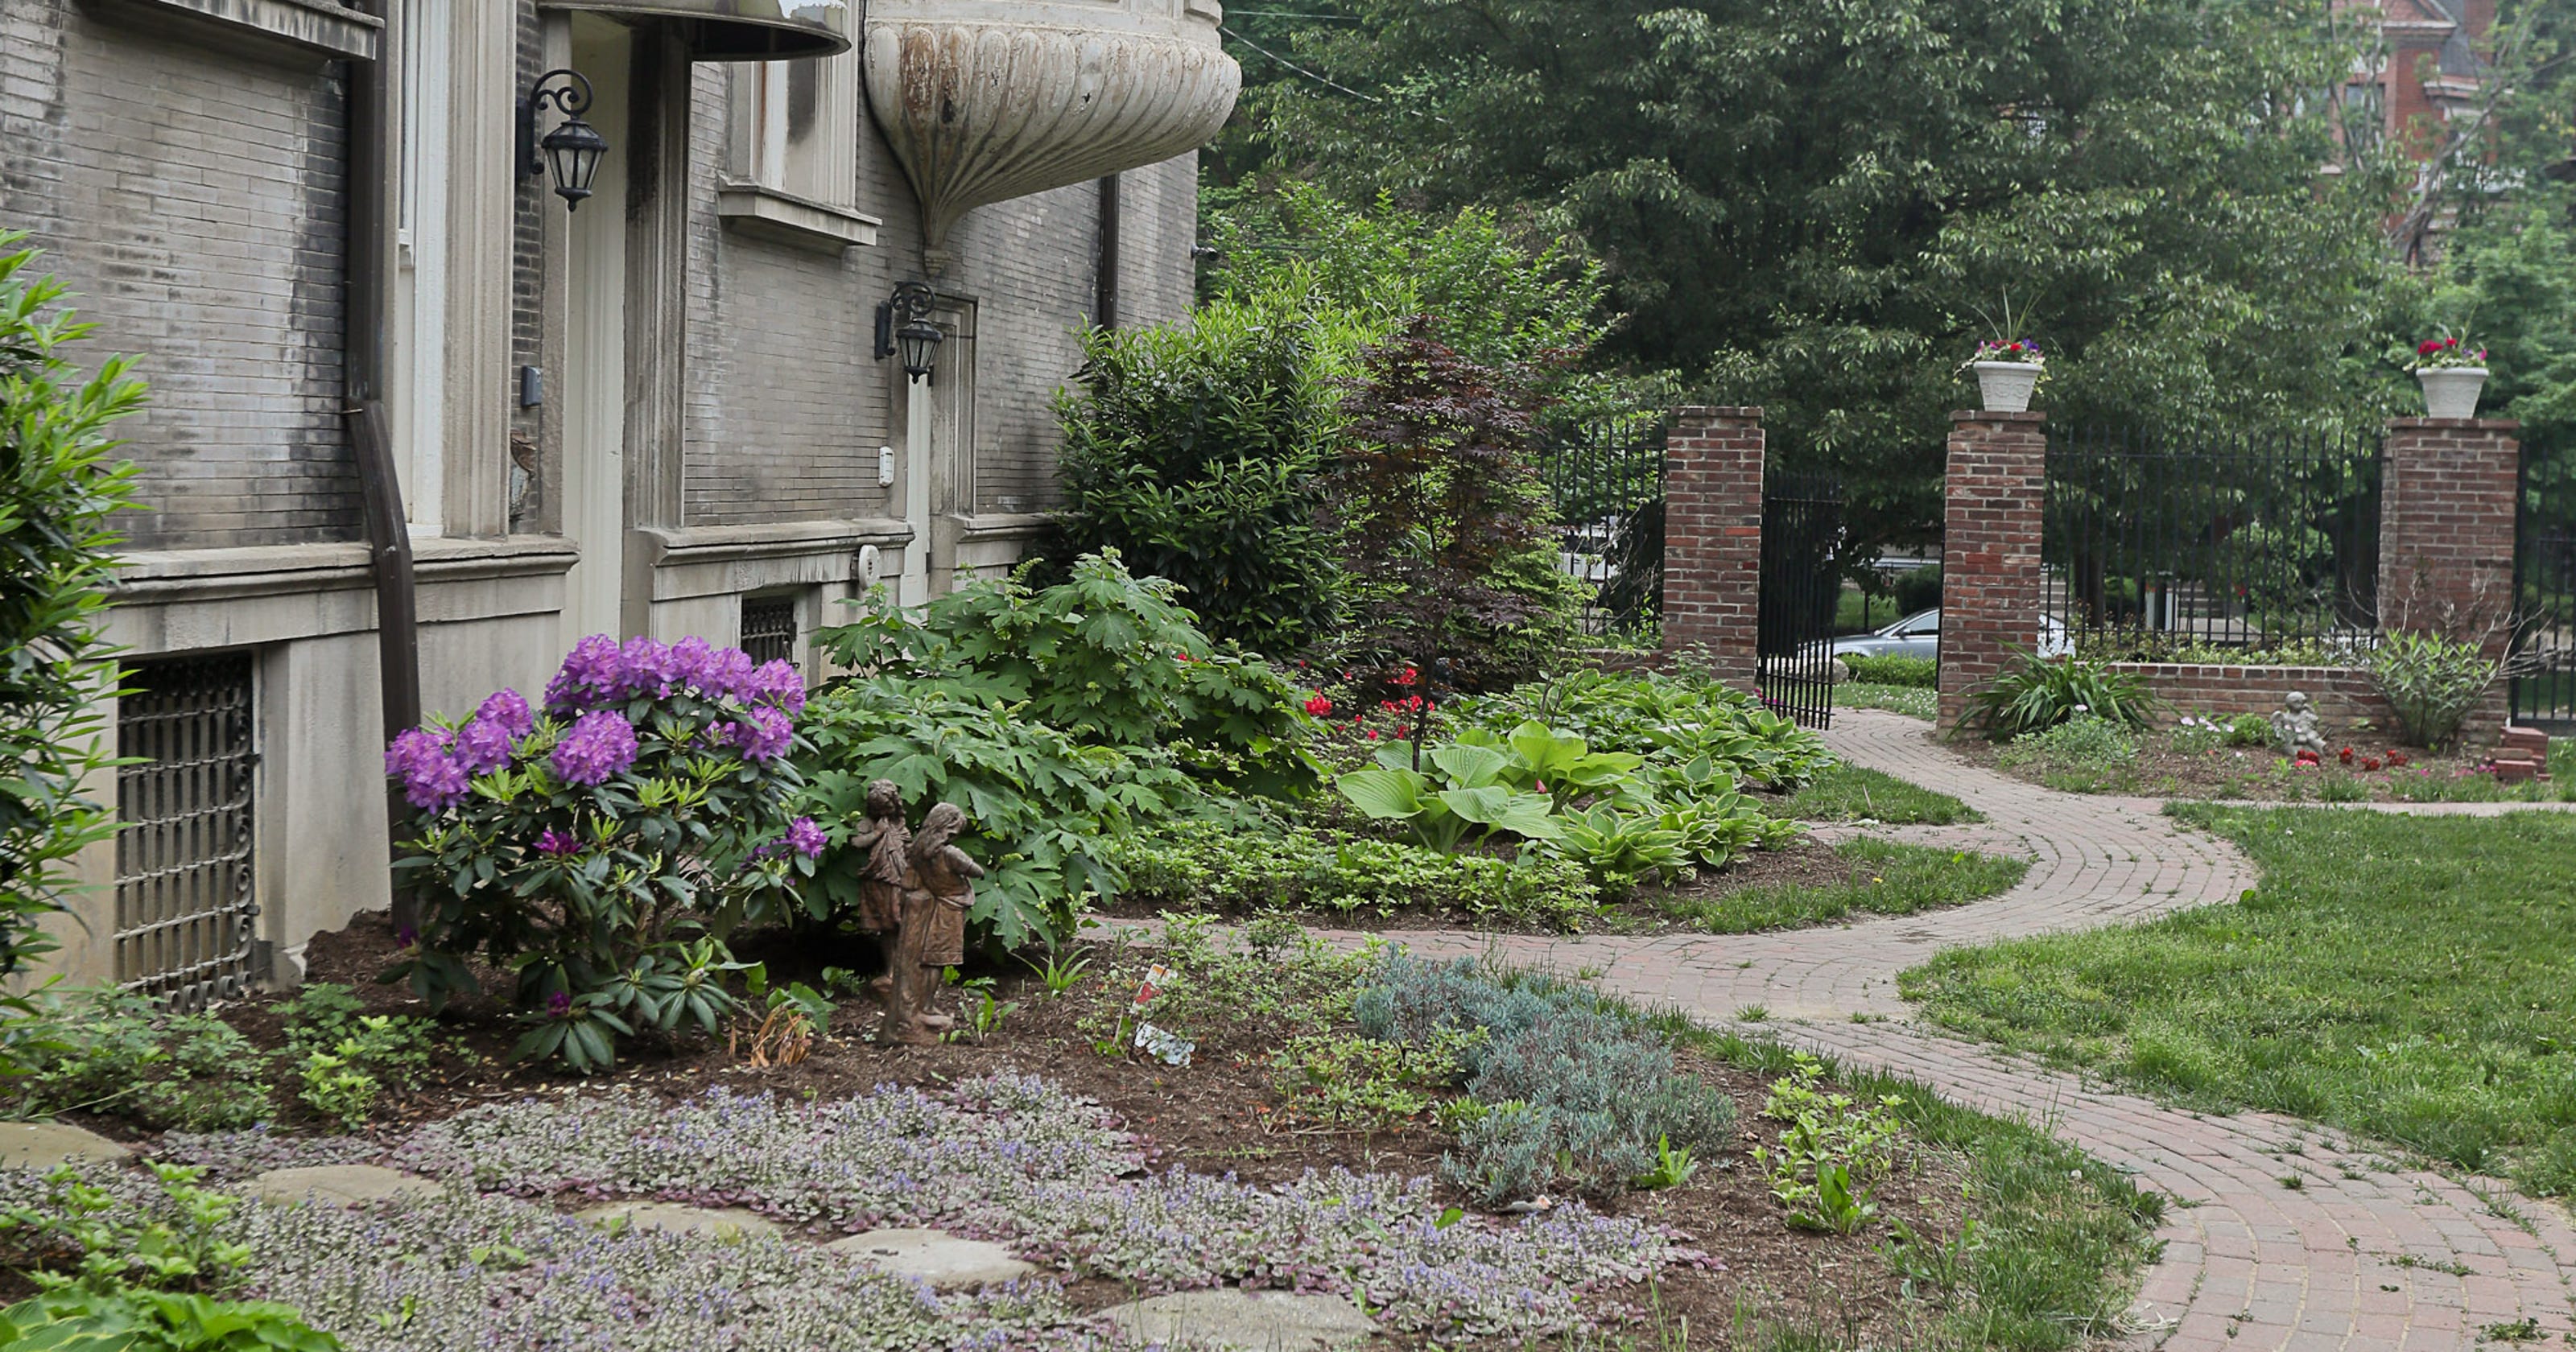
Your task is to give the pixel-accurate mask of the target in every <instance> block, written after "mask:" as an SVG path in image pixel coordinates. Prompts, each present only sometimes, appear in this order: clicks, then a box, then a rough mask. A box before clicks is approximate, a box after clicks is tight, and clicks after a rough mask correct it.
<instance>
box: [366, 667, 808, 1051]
mask: <svg viewBox="0 0 2576 1352" xmlns="http://www.w3.org/2000/svg"><path fill="white" fill-rule="evenodd" d="M804 706H805V685H804V681H803V679H802V678H801V677H799V676H798V675H797V674H796V671H795V669H794V668H793V667H790V666H789V665H787V664H786V663H785V662H770V663H766V664H762V665H759V666H755V665H754V664H753V663H752V660H751V659H750V658H749V657H748V656H745V655H744V654H743V653H742V652H741V651H740V650H738V649H733V648H715V647H711V646H710V645H708V644H707V643H706V642H705V640H703V639H694V638H690V639H682V640H680V641H679V642H678V643H676V644H669V645H665V644H662V643H659V642H656V641H654V640H652V639H649V638H636V639H630V640H628V641H627V642H626V644H625V645H624V646H623V647H620V646H619V645H618V644H617V643H616V642H615V641H614V640H612V639H609V638H607V637H605V636H593V637H591V638H586V639H584V640H582V641H581V643H580V644H579V645H577V646H575V647H574V649H573V651H572V654H571V655H570V656H569V657H567V658H565V659H564V664H563V669H562V671H561V672H559V673H558V674H557V675H556V676H555V678H554V680H553V681H552V682H551V683H550V684H549V685H548V686H547V687H546V692H545V711H544V713H543V715H542V716H540V715H539V714H538V713H537V712H536V711H534V710H531V709H530V708H529V707H528V703H527V701H526V700H525V699H523V698H521V697H520V696H519V695H518V694H517V692H515V691H509V690H504V691H501V692H499V693H497V694H495V695H493V696H492V697H491V698H489V699H487V700H485V701H484V702H483V704H482V705H481V707H479V708H478V709H476V710H475V712H474V714H473V716H472V717H470V718H467V719H464V720H462V721H460V722H457V723H454V724H452V725H450V724H432V725H430V726H428V727H423V728H419V729H415V730H413V731H410V732H406V733H404V734H403V735H402V736H401V737H399V738H397V739H395V742H394V745H393V747H392V748H391V749H390V750H389V751H387V752H386V755H385V768H386V772H387V773H388V774H390V775H392V776H394V777H395V778H397V779H399V780H401V781H402V783H403V786H404V792H405V795H406V797H408V799H409V800H410V802H411V804H412V806H413V807H414V808H415V809H417V815H416V816H415V817H414V819H413V829H414V830H415V831H416V832H417V833H418V834H417V835H416V836H415V838H414V839H413V840H411V841H410V842H408V848H409V849H410V850H411V853H410V854H409V855H408V856H407V857H405V858H404V859H402V860H400V861H399V862H398V863H397V865H396V866H397V867H399V868H405V869H409V870H412V871H414V873H415V875H416V878H417V881H416V882H415V884H414V885H415V887H416V888H417V889H418V892H419V894H420V897H421V908H420V932H419V933H418V934H417V935H415V936H410V939H411V940H412V943H413V947H412V950H411V954H410V956H409V957H407V958H406V959H405V960H404V961H403V962H401V963H400V964H398V965H397V966H396V968H395V973H396V974H397V975H400V976H408V977H409V978H410V980H411V986H412V990H413V991H414V993H416V994H418V995H419V996H420V997H421V998H422V999H423V1000H426V1001H427V1002H429V1005H430V1007H431V1009H432V1010H433V1011H435V1010H437V1009H438V1008H440V1007H442V1006H444V1005H445V1004H446V1002H447V1000H448V999H449V998H450V997H451V996H453V995H454V994H455V993H456V992H458V991H470V990H474V989H476V988H477V987H476V982H475V979H474V975H473V973H472V971H471V970H470V969H468V967H467V966H466V962H465V959H466V958H467V957H468V956H469V955H472V954H476V953H480V954H482V955H483V956H484V958H485V959H487V960H488V961H490V962H491V963H492V964H493V965H494V966H496V967H500V968H503V969H505V970H508V971H512V972H514V973H515V974H516V976H515V981H514V990H513V991H512V994H511V1001H512V1003H513V1004H514V1005H515V1007H516V1009H517V1017H518V1018H519V1019H520V1020H521V1021H522V1022H523V1023H525V1024H526V1025H527V1032H526V1034H525V1035H524V1036H523V1037H521V1039H520V1041H519V1044H518V1047H517V1048H516V1054H517V1055H520V1056H556V1055H560V1056H562V1057H563V1058H564V1059H565V1060H566V1061H568V1062H569V1063H571V1064H572V1066H573V1067H574V1068H575V1069H577V1070H581V1071H584V1072H589V1071H595V1070H600V1069H604V1068H606V1067H607V1066H608V1065H609V1064H610V1063H611V1062H613V1061H614V1059H615V1045H616V1040H617V1039H618V1038H621V1037H627V1036H632V1035H633V1034H635V1033H637V1032H639V1031H641V1030H644V1029H648V1028H649V1029H656V1030H660V1031H663V1032H672V1031H676V1030H678V1029H679V1028H680V1027H681V1026H682V1025H683V1024H684V1023H695V1024H696V1025H698V1027H699V1028H700V1029H702V1030H703V1031H706V1032H709V1033H712V1032H714V1031H715V1029H716V1028H717V1026H718V1024H719V1023H720V1022H721V1020H722V1019H723V1017H724V1016H725V1015H726V1014H728V1013H730V1012H731V1011H732V1009H733V1008H734V1001H733V997H732V996H731V995H730V994H729V993H727V992H726V990H725V989H724V987H723V985H722V979H723V976H724V974H725V973H726V972H728V971H731V970H733V964H732V961H731V957H730V955H729V954H728V953H727V952H726V951H725V948H724V944H723V937H724V935H725V934H726V933H727V932H729V931H730V930H731V929H732V928H733V927H734V926H735V925H737V924H739V923H741V922H742V921H744V920H747V919H767V918H774V917H777V916H780V915H783V914H785V913H786V911H787V908H788V906H789V904H790V903H791V902H792V900H793V898H794V895H795V894H794V890H793V889H794V883H795V880H796V879H797V878H799V877H810V876H812V874H813V869H814V856H815V855H817V854H819V853H821V851H822V849H823V835H822V832H821V831H820V830H819V829H818V828H817V827H816V826H815V825H814V823H813V822H811V821H808V820H805V819H802V818H796V819H793V820H791V817H790V805H791V803H792V802H793V801H794V795H795V793H796V791H797V789H798V787H799V779H798V776H797V772H796V768H795V766H794V764H793V762H792V760H791V758H790V756H791V753H792V752H793V751H794V750H796V748H797V746H798V738H797V736H796V730H795V725H794V721H793V720H794V716H795V715H796V714H797V713H798V712H799V711H801V710H802V709H803V708H804Z"/></svg>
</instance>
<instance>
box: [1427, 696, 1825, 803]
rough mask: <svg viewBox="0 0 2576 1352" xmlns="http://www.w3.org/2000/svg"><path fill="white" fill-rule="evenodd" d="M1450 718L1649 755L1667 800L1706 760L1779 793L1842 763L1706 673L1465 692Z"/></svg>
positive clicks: (1649, 769)
mask: <svg viewBox="0 0 2576 1352" xmlns="http://www.w3.org/2000/svg"><path fill="white" fill-rule="evenodd" d="M1444 712H1446V713H1447V715H1448V717H1449V719H1450V721H1451V722H1452V723H1453V724H1454V725H1455V726H1457V727H1460V728H1462V729H1463V728H1481V729H1483V730H1484V731H1486V732H1489V733H1493V734H1496V735H1498V736H1499V735H1507V734H1509V733H1510V732H1511V731H1512V729H1514V728H1516V727H1518V726H1519V725H1520V724H1522V723H1523V722H1525V721H1528V720H1531V719H1536V720H1538V721H1539V722H1540V723H1543V724H1545V725H1546V726H1547V727H1548V728H1550V729H1551V730H1553V731H1554V732H1556V733H1558V734H1560V735H1566V736H1573V737H1579V738H1581V739H1582V740H1583V741H1584V743H1585V744H1586V745H1587V746H1589V747H1593V748H1597V749H1599V750H1603V751H1611V752H1632V753H1635V754H1637V755H1641V756H1643V757H1645V758H1646V770H1645V773H1647V774H1649V775H1652V776H1654V777H1655V780H1656V783H1657V784H1658V786H1659V787H1658V792H1659V794H1662V795H1663V796H1671V795H1672V792H1673V790H1674V788H1675V785H1676V780H1675V778H1674V777H1675V776H1676V775H1677V774H1679V773H1680V772H1682V771H1684V770H1685V769H1688V768H1689V767H1692V766H1694V765H1695V764H1698V763H1701V762H1705V765H1704V766H1702V770H1703V771H1704V773H1705V774H1706V775H1707V776H1711V777H1722V778H1725V779H1727V780H1729V781H1733V782H1745V783H1752V784H1757V785H1760V786H1762V787H1763V788H1767V789H1772V790H1777V791H1785V790H1788V789H1794V788H1796V787H1797V786H1798V785H1800V784H1802V783H1804V782H1805V781H1806V780H1807V779H1808V777H1810V776H1812V775H1814V774H1815V773H1816V772H1817V771H1818V770H1821V769H1823V768H1824V767H1825V766H1827V765H1830V764H1832V763H1833V754H1832V753H1831V752H1828V751H1826V750H1825V745H1824V742H1823V741H1822V740H1820V739H1819V738H1817V736H1816V735H1815V734H1814V733H1812V732H1809V731H1807V730H1806V729H1804V728H1801V727H1799V726H1798V725H1797V724H1796V723H1794V722H1792V721H1790V720H1789V719H1786V718H1783V717H1781V716H1779V715H1778V714H1775V713H1773V712H1771V711H1770V710H1768V709H1765V708H1763V707H1762V703H1761V701H1759V700H1757V699H1755V698H1754V697H1753V696H1751V695H1748V694H1745V693H1743V692H1742V691H1738V690H1732V689H1729V688H1728V687H1726V686H1724V685H1722V684H1719V683H1718V682H1717V681H1715V680H1712V679H1709V678H1708V677H1707V676H1706V675H1705V674H1704V673H1691V672H1682V673H1677V674H1673V675H1665V674H1662V673H1655V672H1640V673H1626V672H1604V671H1580V670H1579V671H1573V672H1568V673H1566V674H1564V675H1561V676H1557V677H1554V678H1552V679H1550V680H1547V681H1542V682H1532V683H1530V684H1527V685H1523V686H1521V687H1519V688H1517V689H1515V690H1512V691H1510V692H1508V693H1505V694H1499V695H1470V696H1462V697H1460V698H1457V699H1454V700H1452V701H1450V702H1449V703H1448V704H1447V705H1446V706H1445V708H1444Z"/></svg>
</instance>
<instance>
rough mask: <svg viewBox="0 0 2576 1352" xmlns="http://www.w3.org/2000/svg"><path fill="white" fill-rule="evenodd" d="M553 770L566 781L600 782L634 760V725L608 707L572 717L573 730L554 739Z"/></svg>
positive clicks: (572, 782)
mask: <svg viewBox="0 0 2576 1352" xmlns="http://www.w3.org/2000/svg"><path fill="white" fill-rule="evenodd" d="M553 760H554V767H555V773H556V774H559V775H562V776H563V777H564V780H565V782H566V783H571V784H601V783H606V782H607V781H608V779H609V777H610V776H612V775H615V774H617V773H618V772H620V771H622V770H624V769H625V768H626V767H627V766H630V765H633V764H634V763H635V728H634V725H632V724H630V723H628V722H627V721H626V719H625V717H624V716H623V715H621V714H619V713H617V712H616V711H614V710H610V709H593V710H591V711H590V712H589V713H586V714H583V715H582V716H581V717H580V718H578V719H575V720H573V725H572V730H571V731H569V732H567V733H565V734H564V735H563V740H562V741H559V742H557V743H555V749H554V756H553Z"/></svg>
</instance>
